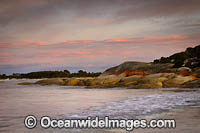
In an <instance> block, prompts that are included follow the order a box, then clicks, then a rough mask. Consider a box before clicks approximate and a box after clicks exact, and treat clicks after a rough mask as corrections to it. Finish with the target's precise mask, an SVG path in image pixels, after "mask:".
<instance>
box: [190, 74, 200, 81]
mask: <svg viewBox="0 0 200 133" xmlns="http://www.w3.org/2000/svg"><path fill="white" fill-rule="evenodd" d="M197 76H198V73H193V74H191V75H190V77H191V78H192V79H193V80H196V79H198V77H197Z"/></svg>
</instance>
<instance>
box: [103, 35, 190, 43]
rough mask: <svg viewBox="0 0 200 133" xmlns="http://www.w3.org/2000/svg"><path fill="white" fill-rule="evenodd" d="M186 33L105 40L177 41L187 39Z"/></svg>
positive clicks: (109, 41) (120, 41) (129, 41)
mask: <svg viewBox="0 0 200 133" xmlns="http://www.w3.org/2000/svg"><path fill="white" fill-rule="evenodd" d="M188 38H189V36H188V35H165V36H146V37H141V38H129V39H123V38H115V39H108V40H105V42H108V43H143V42H162V41H169V42H170V41H179V40H184V39H188Z"/></svg>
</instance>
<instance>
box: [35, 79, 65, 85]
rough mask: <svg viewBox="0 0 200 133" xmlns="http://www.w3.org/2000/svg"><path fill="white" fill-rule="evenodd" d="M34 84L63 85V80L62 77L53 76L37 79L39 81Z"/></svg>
mask: <svg viewBox="0 0 200 133" xmlns="http://www.w3.org/2000/svg"><path fill="white" fill-rule="evenodd" d="M34 84H39V85H64V84H65V82H64V80H63V79H60V78H53V79H44V80H39V81H36V82H35V83H34Z"/></svg>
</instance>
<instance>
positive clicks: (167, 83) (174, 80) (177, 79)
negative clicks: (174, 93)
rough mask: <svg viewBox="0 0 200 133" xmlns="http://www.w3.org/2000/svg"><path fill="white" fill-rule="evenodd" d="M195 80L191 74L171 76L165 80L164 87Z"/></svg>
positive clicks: (176, 85) (177, 85)
mask: <svg viewBox="0 0 200 133" xmlns="http://www.w3.org/2000/svg"><path fill="white" fill-rule="evenodd" d="M192 80H194V79H193V78H192V77H191V76H185V77H183V76H180V75H177V76H176V77H171V78H169V79H168V80H166V81H164V82H163V87H165V88H167V87H179V86H181V85H182V84H184V83H186V82H188V81H192Z"/></svg>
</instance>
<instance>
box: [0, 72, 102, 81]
mask: <svg viewBox="0 0 200 133" xmlns="http://www.w3.org/2000/svg"><path fill="white" fill-rule="evenodd" d="M100 74H101V73H100V72H97V73H93V72H92V73H90V72H86V71H83V70H79V71H78V72H77V73H70V72H69V71H68V70H64V71H39V72H30V73H26V74H20V73H13V74H12V75H8V76H7V75H5V74H3V75H0V79H7V78H9V79H12V78H17V79H21V78H28V79H40V78H58V77H97V76H99V75H100Z"/></svg>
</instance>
